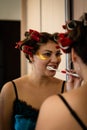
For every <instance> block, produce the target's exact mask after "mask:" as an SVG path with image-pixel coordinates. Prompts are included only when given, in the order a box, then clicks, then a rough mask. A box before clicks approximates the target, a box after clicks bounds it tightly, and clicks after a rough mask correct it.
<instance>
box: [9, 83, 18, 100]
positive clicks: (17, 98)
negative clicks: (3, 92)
mask: <svg viewBox="0 0 87 130" xmlns="http://www.w3.org/2000/svg"><path fill="white" fill-rule="evenodd" d="M11 82H12V84H13V87H14V90H15V95H16V99H18V94H17V88H16V85H15V83H14V81H11Z"/></svg>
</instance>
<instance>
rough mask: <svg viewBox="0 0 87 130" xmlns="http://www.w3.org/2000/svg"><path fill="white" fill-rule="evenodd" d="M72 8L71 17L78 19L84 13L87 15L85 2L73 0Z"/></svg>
mask: <svg viewBox="0 0 87 130" xmlns="http://www.w3.org/2000/svg"><path fill="white" fill-rule="evenodd" d="M73 7H74V8H73V17H74V19H79V17H80V16H81V15H82V14H83V13H84V12H86V13H87V0H73Z"/></svg>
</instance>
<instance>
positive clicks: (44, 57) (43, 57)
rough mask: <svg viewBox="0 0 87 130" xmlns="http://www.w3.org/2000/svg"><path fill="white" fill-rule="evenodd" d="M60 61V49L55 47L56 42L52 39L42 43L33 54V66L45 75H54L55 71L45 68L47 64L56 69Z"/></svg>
mask: <svg viewBox="0 0 87 130" xmlns="http://www.w3.org/2000/svg"><path fill="white" fill-rule="evenodd" d="M60 62H61V51H60V49H57V44H56V43H54V42H52V41H49V42H48V43H47V44H44V45H42V46H41V47H40V49H39V50H38V52H37V53H36V55H34V65H35V68H36V67H37V68H38V71H39V72H42V73H43V74H45V75H50V76H54V75H55V73H56V72H55V71H50V70H47V66H51V67H53V68H55V69H57V68H58V66H59V64H60Z"/></svg>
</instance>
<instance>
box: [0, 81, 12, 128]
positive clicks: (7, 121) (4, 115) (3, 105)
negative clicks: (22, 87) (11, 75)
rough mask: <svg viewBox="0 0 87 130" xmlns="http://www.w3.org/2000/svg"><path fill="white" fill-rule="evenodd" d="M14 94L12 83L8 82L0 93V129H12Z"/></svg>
mask: <svg viewBox="0 0 87 130" xmlns="http://www.w3.org/2000/svg"><path fill="white" fill-rule="evenodd" d="M13 96H14V94H13V89H12V83H11V82H9V83H6V84H5V85H4V86H3V88H2V90H1V93H0V130H11V125H12V119H11V118H12V111H13V110H12V108H13Z"/></svg>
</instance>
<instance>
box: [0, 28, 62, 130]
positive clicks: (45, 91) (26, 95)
mask: <svg viewBox="0 0 87 130" xmlns="http://www.w3.org/2000/svg"><path fill="white" fill-rule="evenodd" d="M57 35H58V33H55V34H49V33H46V32H42V33H39V32H37V31H35V30H29V31H28V32H26V33H25V39H24V40H23V41H20V42H18V43H17V45H16V48H18V49H20V50H21V51H22V52H23V53H24V54H25V57H26V58H27V59H28V61H29V67H30V70H29V74H28V75H25V76H22V77H19V78H17V79H14V80H13V81H9V82H8V83H6V84H5V85H4V86H3V87H2V90H1V95H0V127H1V128H0V130H34V128H35V124H36V120H37V116H38V112H39V109H40V106H41V104H42V102H43V101H44V100H45V99H46V98H47V97H49V96H51V95H53V94H58V93H61V92H63V91H64V90H63V89H62V88H63V84H64V82H63V81H62V80H60V79H58V78H55V77H54V76H55V74H56V71H55V70H49V69H48V68H47V67H52V68H54V69H57V68H58V66H59V64H60V62H61V51H60V48H58V47H57V42H56V41H55V39H56V37H57Z"/></svg>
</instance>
